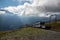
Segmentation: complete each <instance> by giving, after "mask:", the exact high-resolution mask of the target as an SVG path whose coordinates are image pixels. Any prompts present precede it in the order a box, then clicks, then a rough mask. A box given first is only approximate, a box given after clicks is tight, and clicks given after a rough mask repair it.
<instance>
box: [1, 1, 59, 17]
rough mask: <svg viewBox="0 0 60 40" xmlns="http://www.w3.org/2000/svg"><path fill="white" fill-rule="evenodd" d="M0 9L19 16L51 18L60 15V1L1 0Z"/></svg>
mask: <svg viewBox="0 0 60 40" xmlns="http://www.w3.org/2000/svg"><path fill="white" fill-rule="evenodd" d="M0 9H4V10H8V11H10V12H12V13H14V14H18V15H19V16H39V17H49V16H50V15H52V14H60V0H0ZM1 13H2V12H1ZM3 13H4V12H3ZM47 14H48V15H47Z"/></svg>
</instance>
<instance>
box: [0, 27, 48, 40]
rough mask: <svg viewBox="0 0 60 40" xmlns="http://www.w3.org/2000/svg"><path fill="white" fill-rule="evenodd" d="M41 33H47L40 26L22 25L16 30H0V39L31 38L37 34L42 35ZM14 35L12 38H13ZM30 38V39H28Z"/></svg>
mask: <svg viewBox="0 0 60 40" xmlns="http://www.w3.org/2000/svg"><path fill="white" fill-rule="evenodd" d="M42 34H47V32H45V31H44V30H43V29H40V28H32V27H24V28H21V29H17V30H10V31H6V32H0V40H6V39H9V40H11V39H12V40H14V39H16V38H18V39H17V40H19V38H20V39H23V38H25V40H26V38H27V40H33V37H35V36H37V35H42ZM13 37H14V39H13ZM28 37H29V38H31V39H28Z"/></svg>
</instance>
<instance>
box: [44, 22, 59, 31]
mask: <svg viewBox="0 0 60 40" xmlns="http://www.w3.org/2000/svg"><path fill="white" fill-rule="evenodd" d="M45 25H46V26H51V30H58V31H59V30H60V21H58V22H50V23H46V24H45Z"/></svg>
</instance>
